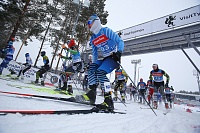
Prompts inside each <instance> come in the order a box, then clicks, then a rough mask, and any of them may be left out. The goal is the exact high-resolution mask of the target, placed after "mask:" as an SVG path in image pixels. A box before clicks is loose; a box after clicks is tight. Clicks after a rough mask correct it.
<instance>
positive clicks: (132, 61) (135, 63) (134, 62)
mask: <svg viewBox="0 0 200 133" xmlns="http://www.w3.org/2000/svg"><path fill="white" fill-rule="evenodd" d="M131 63H132V64H134V65H135V67H134V83H135V82H136V68H137V64H140V63H141V59H138V60H131ZM135 84H136V83H135Z"/></svg>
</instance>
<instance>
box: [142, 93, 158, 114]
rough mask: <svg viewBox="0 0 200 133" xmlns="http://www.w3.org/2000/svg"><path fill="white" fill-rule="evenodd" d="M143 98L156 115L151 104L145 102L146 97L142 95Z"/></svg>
mask: <svg viewBox="0 0 200 133" xmlns="http://www.w3.org/2000/svg"><path fill="white" fill-rule="evenodd" d="M142 97H143V99H144V100H145V102H146V103H147V104H148V105H149V107H150V108H151V110H152V111H153V113H154V114H155V115H156V116H157V114H156V112H155V111H154V109H153V108H152V107H151V105H150V104H149V103H148V102H147V100H146V98H145V97H144V95H143V96H142Z"/></svg>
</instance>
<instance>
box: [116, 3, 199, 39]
mask: <svg viewBox="0 0 200 133" xmlns="http://www.w3.org/2000/svg"><path fill="white" fill-rule="evenodd" d="M196 22H200V5H198V6H194V7H191V8H188V9H186V10H182V11H180V12H176V13H173V14H170V15H168V16H165V17H161V18H158V19H155V20H152V21H149V22H146V23H143V24H140V25H136V26H133V27H130V28H126V29H123V30H121V31H118V32H121V33H122V35H121V38H122V39H123V40H126V39H131V38H135V37H138V36H142V35H147V34H151V33H155V32H159V31H164V30H171V29H173V28H176V27H179V26H183V25H188V24H191V23H196Z"/></svg>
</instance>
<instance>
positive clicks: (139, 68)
mask: <svg viewBox="0 0 200 133" xmlns="http://www.w3.org/2000/svg"><path fill="white" fill-rule="evenodd" d="M142 67H143V66H140V67H138V77H137V84H138V82H139V75H140V73H139V72H140V71H139V70H140V68H142Z"/></svg>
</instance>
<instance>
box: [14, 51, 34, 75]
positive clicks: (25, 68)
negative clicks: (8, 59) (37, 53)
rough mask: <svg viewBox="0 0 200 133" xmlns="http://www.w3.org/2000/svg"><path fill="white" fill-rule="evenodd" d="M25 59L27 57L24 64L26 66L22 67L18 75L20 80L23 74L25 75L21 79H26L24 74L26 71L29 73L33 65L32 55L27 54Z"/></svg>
mask: <svg viewBox="0 0 200 133" xmlns="http://www.w3.org/2000/svg"><path fill="white" fill-rule="evenodd" d="M25 57H26V63H24V64H22V65H24V66H25V67H22V69H21V70H20V71H19V74H18V75H17V77H18V78H19V77H20V76H21V73H22V74H23V76H21V79H24V73H25V72H26V71H28V70H29V69H30V68H31V65H32V59H31V57H30V54H29V53H26V54H25Z"/></svg>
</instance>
